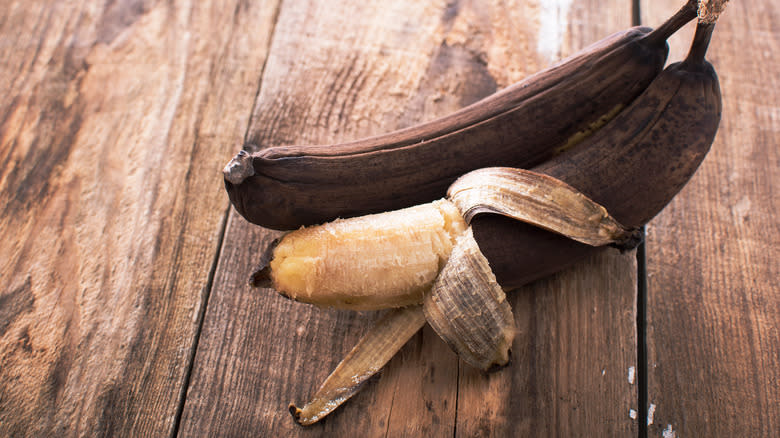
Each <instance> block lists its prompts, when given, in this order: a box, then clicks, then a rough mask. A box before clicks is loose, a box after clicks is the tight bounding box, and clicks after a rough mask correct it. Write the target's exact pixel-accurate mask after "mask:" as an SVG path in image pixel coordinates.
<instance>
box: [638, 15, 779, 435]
mask: <svg viewBox="0 0 780 438" xmlns="http://www.w3.org/2000/svg"><path fill="white" fill-rule="evenodd" d="M673 3H675V2H674V1H661V2H643V3H642V10H643V13H644V17H645V19H647V20H654V19H657V17H658V16H659V15H660V14H662V12H660V11H661V10H662V9H664V8H667V7H669V5H670V4H673ZM778 20H780V8H778V5H777V3H775V2H767V1H764V2H760V4H757V3H745V2H730V3H729V5H728V7H727V8H726V10H725V12H724V13H723V15H722V17H721V19H720V20H719V22H718V24H717V27H716V29H715V33H714V35H713V39H712V44H711V46H710V50H709V55H708V59H709V60H710V62H712V64H713V65H714V66H715V68H716V70H717V72H718V75H719V77H720V82H721V90H722V94H723V103H724V109H723V118H722V121H721V125H720V130H719V133H718V135H717V137H716V140H715V143H714V144H713V146H712V150H711V152H710V154H709V156H708V157H707V158H706V159H705V161H704V163H703V164H702V167H701V168H700V169H699V171H698V173H697V174H696V176H695V177H694V178H693V180H692V181H691V182H690V183H689V185H688V186H687V187H686V189H685V190H684V191H683V192H681V193H680V195H679V196H678V197H677V198H676V199H675V201H674V202H673V203H672V204H671V205H669V206H668V207H667V208H666V210H664V212H663V213H661V214H660V215H659V216H658V217H657V218H656V219H655V220H654V221H653V222H652V223H651V224H650V225H649V226H648V240H647V268H648V300H647V348H648V371H649V375H648V383H649V387H648V402H649V403H650V410H652V414H653V415H652V424H650V425H649V428H648V436H661V435H663V436H722V437H726V436H772V435H774V434H776V433H777V431H778V430H780V382H778V375H780V334H779V332H778V330H777V322H778V321H780V293H778V292H780V290H779V289H778V278H780V265H778V262H777V259H778V256H779V255H780V254H778V250H777V248H778V247H779V246H780V238H778V236H780V225H779V223H778V221H777V217H778V213H779V211H778V210H780V209H779V208H778V201H777V199H778V197H777V193H775V192H776V190H775V189H776V187H777V183H778V181H780V170H779V169H780V167H778V163H780V156H779V155H778V148H777V145H778V144H780V107H778V102H780V93H779V92H778V90H777V87H775V86H771V85H769V84H773V83H776V82H777V75H778V69H779V68H780V66H779V65H778V63H777V61H776V58H775V54H776V53H777V52H778V50H780V30H778V27H777V23H778ZM691 33H692V28H688V29H686V32H684V33H682V34H681V35H680V37H679V38H677V39H675V40H674V41H673V42H672V44H673V48H672V53H673V55H672V57H673V58H677V59H679V58H680V57H681V56H682V54H683V53H685V51H686V50H687V47H688V45H689V44H690V35H691ZM675 434H676V435H675Z"/></svg>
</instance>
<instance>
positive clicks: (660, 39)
mask: <svg viewBox="0 0 780 438" xmlns="http://www.w3.org/2000/svg"><path fill="white" fill-rule="evenodd" d="M698 8H699V2H698V1H697V0H688V2H687V3H686V4H685V5H684V6H683V7H682V8H680V10H679V11H677V12H676V13H675V14H674V15H672V16H671V17H669V19H668V20H666V21H665V22H664V23H663V24H662V25H660V26H658V27H657V28H656V29H655V30H653V31H652V32H650V33H649V34H647V35H646V36H645V39H646V40H647V41H648V42H650V43H651V44H663V43H665V42H666V40H667V39H669V37H670V36H672V34H673V33H675V32H677V31H678V30H680V28H681V27H683V26H685V25H686V24H687V23H688V22H689V21H691V20H693V19H694V18H696V16H697V11H698Z"/></svg>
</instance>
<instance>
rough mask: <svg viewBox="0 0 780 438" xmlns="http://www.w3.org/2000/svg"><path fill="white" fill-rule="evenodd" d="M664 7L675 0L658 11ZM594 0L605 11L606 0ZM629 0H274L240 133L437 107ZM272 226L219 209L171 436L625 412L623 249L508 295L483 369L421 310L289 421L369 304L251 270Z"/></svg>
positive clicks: (551, 431) (423, 426) (293, 133)
mask: <svg viewBox="0 0 780 438" xmlns="http://www.w3.org/2000/svg"><path fill="white" fill-rule="evenodd" d="M673 10H676V7H675V8H673V9H671V10H670V11H673ZM605 11H606V12H605ZM630 21H631V9H630V4H629V2H622V1H610V2H608V3H604V2H588V1H585V2H578V3H577V4H576V5H575V4H569V3H568V2H564V3H560V4H559V3H556V4H555V5H554V6H551V5H550V4H549V3H546V2H541V1H539V2H528V1H525V2H492V1H484V2H477V1H462V2H449V3H445V2H443V1H442V2H425V3H422V2H413V1H402V2H381V1H354V0H344V1H341V2H338V3H334V2H313V1H297V0H288V1H285V2H283V4H282V8H281V10H280V13H279V17H278V21H277V24H276V31H275V34H274V39H273V43H272V46H271V51H270V54H269V58H268V63H267V66H266V69H265V71H264V74H263V77H262V81H261V88H260V93H259V95H258V98H257V103H256V108H255V110H254V114H253V118H252V121H251V125H250V131H249V139H250V140H251V141H253V142H255V143H257V144H259V145H261V146H267V145H271V144H292V143H297V144H302V143H303V144H305V143H327V142H334V141H341V140H347V139H353V138H358V137H361V136H365V135H370V134H377V133H381V132H384V131H387V130H391V129H394V128H398V127H403V126H409V125H411V124H414V123H417V122H420V121H422V120H426V119H430V118H433V117H436V116H438V115H443V114H446V113H449V112H451V111H453V110H455V109H457V108H460V107H462V106H463V105H466V104H468V103H471V102H473V101H475V100H477V99H479V98H481V97H483V96H485V95H487V94H489V93H492V92H494V91H495V90H496V89H498V88H501V87H504V86H506V85H508V84H510V83H512V82H514V81H517V80H519V79H521V78H522V77H525V76H526V75H528V74H530V73H534V72H536V71H538V70H539V69H541V68H543V67H544V66H547V65H550V63H551V62H554V61H555V60H557V59H559V58H560V57H561V56H565V55H567V54H569V53H571V52H573V51H575V50H576V49H579V48H581V47H583V46H584V45H586V44H588V43H591V42H594V41H596V40H598V39H600V38H602V37H604V36H606V35H607V34H609V33H611V32H614V31H617V30H620V29H622V28H625V27H627V26H628V25H630ZM274 236H276V233H273V232H269V231H266V230H263V229H261V228H258V227H255V226H252V225H250V224H248V223H247V222H246V221H244V220H243V219H242V218H240V217H239V216H238V215H236V214H235V213H233V212H231V214H230V219H229V221H228V226H227V231H226V236H225V242H224V245H223V251H222V253H221V255H220V260H219V264H218V267H217V271H216V274H215V279H214V287H213V290H212V294H211V296H210V301H209V305H208V308H207V311H206V315H205V319H204V326H203V331H202V335H201V338H200V342H199V345H198V349H197V355H196V358H195V363H194V368H193V373H192V380H191V385H190V388H189V390H188V393H187V398H186V403H185V406H184V413H183V417H182V423H181V429H180V432H181V435H182V436H211V435H213V436H256V435H258V434H260V435H262V434H263V433H273V434H275V435H280V436H321V435H326V436H338V435H349V434H350V432H354V431H360V433H361V435H362V436H380V435H381V436H384V435H389V436H451V435H453V434H454V433H456V432H457V435H459V436H484V435H497V436H502V435H506V436H511V435H513V434H516V433H522V432H526V433H530V434H533V435H536V434H538V433H539V432H541V433H542V434H548V435H570V434H580V433H584V434H586V435H603V434H618V435H629V434H631V433H635V432H636V430H637V425H636V420H633V419H632V418H631V415H630V409H636V387H635V385H634V384H633V383H632V382H630V381H629V379H628V377H629V372H630V371H629V369H630V368H631V367H634V366H635V361H636V338H635V320H634V319H635V296H636V295H635V294H636V288H635V285H636V277H635V272H636V265H635V258H634V255H633V254H619V253H617V252H616V251H611V250H610V251H607V252H602V253H600V254H597V255H595V256H594V257H592V258H590V259H588V260H586V261H584V262H583V263H581V264H579V265H578V266H576V267H575V268H573V269H571V270H569V271H567V272H565V273H562V274H560V275H558V276H555V277H552V278H550V279H548V280H545V281H543V282H539V283H538V284H535V285H533V286H531V287H529V288H527V289H525V290H523V291H519V292H517V293H515V294H514V295H513V298H512V303H513V306H514V308H515V311H516V314H517V321H518V329H519V335H518V337H517V341H516V344H515V346H514V350H515V354H514V362H513V365H512V366H511V367H508V368H506V369H504V370H502V371H499V372H497V373H495V374H492V375H490V376H482V375H480V374H479V373H475V372H473V371H472V370H469V369H467V368H466V367H465V366H464V365H460V364H459V363H458V361H457V358H456V356H455V355H454V354H453V353H451V352H450V351H449V349H448V348H447V347H446V345H444V343H443V342H441V341H440V340H439V339H438V338H437V337H436V335H435V334H434V333H433V332H432V331H431V330H430V328H426V329H424V330H423V331H422V332H421V333H420V334H418V335H417V336H416V337H415V338H414V339H413V340H412V341H411V342H410V343H409V344H407V345H406V346H405V347H404V349H403V350H402V351H401V352H400V353H399V355H398V356H397V357H396V358H394V359H393V360H392V361H391V362H390V363H389V364H388V366H387V367H386V368H385V370H383V371H382V372H381V374H380V376H379V377H378V378H374V379H372V380H370V381H369V382H368V383H367V384H366V385H365V387H364V388H363V390H362V392H360V393H359V394H358V395H356V396H355V397H354V398H353V399H351V400H350V401H348V402H347V403H346V404H345V405H344V406H343V407H342V408H340V409H339V410H337V411H336V412H334V413H333V414H332V415H331V416H329V417H328V418H327V419H325V420H324V421H323V422H322V423H320V424H317V425H314V426H312V427H310V428H301V427H298V426H296V425H295V424H294V422H293V421H292V419H291V417H290V416H289V414H288V412H287V404H288V403H289V402H291V401H293V400H294V401H296V402H302V401H304V400H305V398H306V397H308V396H310V395H311V394H313V392H314V391H315V390H316V388H317V387H318V386H319V384H320V383H321V382H322V381H323V380H324V378H325V377H326V376H327V374H328V373H329V372H330V371H331V370H332V369H333V368H334V367H335V366H336V364H337V363H338V362H339V361H340V359H341V358H342V357H343V356H344V354H346V352H347V351H349V349H350V348H351V347H352V346H353V345H354V344H355V343H356V342H357V340H358V339H359V337H360V335H361V334H362V333H363V331H364V330H365V329H366V328H367V327H369V325H370V324H371V322H372V321H373V320H375V319H376V317H377V315H376V314H374V313H356V312H343V311H334V310H328V309H320V308H316V307H312V306H307V305H304V304H300V303H293V302H290V301H287V300H285V299H283V298H281V297H279V296H277V295H276V294H275V293H273V292H271V291H268V290H252V289H250V288H249V287H248V286H247V285H246V280H247V278H248V275H249V274H250V272H251V271H252V268H253V267H254V264H255V263H257V259H258V254H259V253H260V251H261V250H262V249H263V248H264V246H265V245H267V244H268V243H269V242H270V241H271V239H272V238H273V237H274Z"/></svg>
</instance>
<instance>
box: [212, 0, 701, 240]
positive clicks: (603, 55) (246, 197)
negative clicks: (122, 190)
mask: <svg viewBox="0 0 780 438" xmlns="http://www.w3.org/2000/svg"><path fill="white" fill-rule="evenodd" d="M695 16H696V2H695V0H689V1H688V2H687V4H686V5H685V6H684V7H683V8H682V9H681V10H680V11H679V12H677V13H676V14H675V15H673V16H672V17H671V18H670V19H669V20H667V21H666V22H665V23H664V24H663V25H661V26H660V27H658V28H657V29H656V30H653V31H651V30H650V29H649V28H646V27H634V28H631V29H628V30H625V31H622V32H618V33H616V34H614V35H611V36H609V37H607V38H605V39H604V40H602V41H600V42H598V43H595V44H593V45H591V46H589V47H588V48H586V49H584V50H583V51H581V52H579V53H578V54H576V55H574V56H572V57H570V58H568V59H566V60H564V61H562V62H561V63H559V64H558V65H556V66H554V67H551V68H549V69H547V70H545V71H542V72H540V73H537V74H535V75H533V76H531V77H529V78H527V79H525V80H523V81H522V82H519V83H517V84H514V85H512V86H510V87H507V88H506V89H504V90H502V91H500V92H498V93H496V94H494V95H492V96H489V97H487V98H485V99H483V100H481V101H479V102H477V103H474V104H472V105H470V106H468V107H466V108H463V109H461V110H460V111H457V112H455V113H453V114H451V115H449V116H446V117H442V118H439V119H436V120H433V121H430V122H426V123H422V124H420V125H417V126H414V127H410V128H406V129H402V130H399V131H395V132H391V133H389V134H385V135H380V136H377V137H371V138H367V139H362V140H357V141H352V142H348V143H342V144H335V145H327V146H276V147H270V148H266V149H262V150H259V151H256V152H253V153H249V152H247V151H241V152H239V154H237V155H236V156H235V158H233V160H231V162H230V163H228V165H227V166H226V167H225V169H224V177H225V187H226V189H227V192H228V195H229V197H230V200H231V202H232V204H233V206H234V207H235V208H236V210H237V211H238V212H239V213H240V214H241V215H242V216H243V217H244V218H246V219H247V220H248V221H250V222H252V223H255V224H258V225H261V226H264V227H268V228H273V229H280V230H289V229H295V228H298V227H299V226H301V225H312V224H318V223H323V222H327V221H330V220H333V219H336V218H346V217H353V216H360V215H365V214H370V213H378V212H383V211H389V210H395V209H400V208H405V207H410V206H412V205H417V204H422V203H426V202H430V201H433V200H435V199H438V198H441V197H443V196H444V194H445V191H446V189H447V187H448V186H449V185H450V184H451V183H452V182H453V181H455V179H457V178H458V177H459V176H461V175H463V174H464V173H467V172H469V171H471V170H474V169H478V168H482V167H490V166H512V167H530V166H533V165H536V164H539V163H541V162H543V161H545V160H546V159H549V158H550V157H552V156H553V155H555V154H556V153H559V152H561V151H563V150H565V149H568V148H571V147H573V146H574V145H576V144H577V143H578V142H580V141H582V140H583V139H584V138H586V137H587V136H588V135H590V134H591V133H592V132H594V131H597V130H598V128H599V127H601V126H602V125H603V124H604V123H605V122H606V121H607V120H609V119H611V118H612V117H614V116H615V115H616V114H618V113H619V111H620V109H622V108H623V107H625V106H626V105H628V104H629V103H630V102H631V101H632V100H633V99H634V98H636V96H638V95H639V94H640V93H642V92H643V90H645V88H646V87H647V86H648V84H649V83H650V82H651V81H652V80H653V79H654V78H655V77H656V76H657V75H658V73H659V72H660V71H661V69H662V68H663V65H664V63H665V61H666V56H667V53H668V48H667V44H666V39H667V38H668V37H669V36H670V35H671V34H672V33H674V32H675V31H677V30H678V29H679V28H680V27H681V26H682V25H684V24H685V23H687V22H689V21H690V20H692V19H693V18H694V17H695ZM254 148H256V147H254V146H247V149H254Z"/></svg>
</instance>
